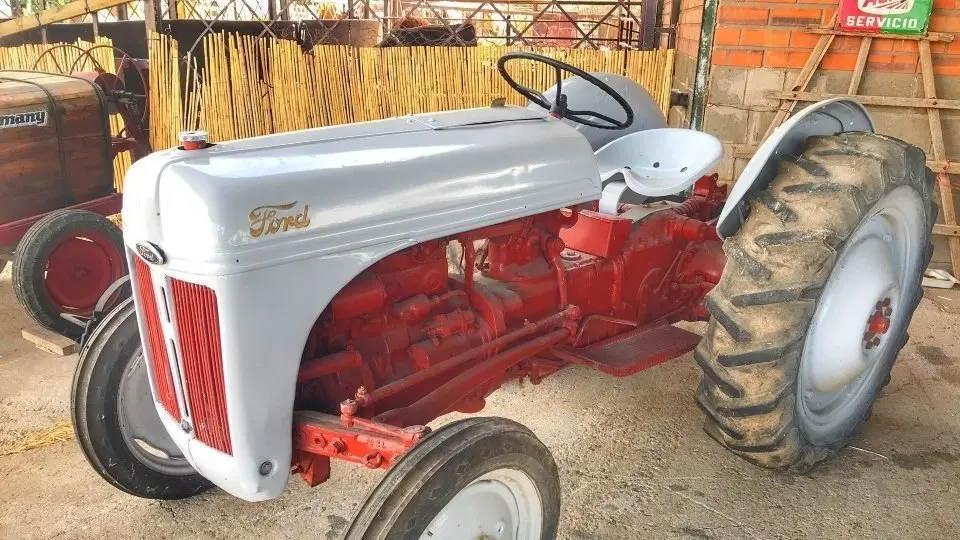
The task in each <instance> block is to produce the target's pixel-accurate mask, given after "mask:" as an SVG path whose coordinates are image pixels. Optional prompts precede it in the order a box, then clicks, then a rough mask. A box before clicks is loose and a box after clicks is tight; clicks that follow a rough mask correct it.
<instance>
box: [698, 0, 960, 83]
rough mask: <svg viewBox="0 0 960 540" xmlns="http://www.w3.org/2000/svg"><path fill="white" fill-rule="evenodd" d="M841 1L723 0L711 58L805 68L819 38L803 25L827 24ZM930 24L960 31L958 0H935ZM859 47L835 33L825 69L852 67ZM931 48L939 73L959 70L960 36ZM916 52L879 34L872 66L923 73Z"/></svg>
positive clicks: (748, 64) (740, 64) (907, 43)
mask: <svg viewBox="0 0 960 540" xmlns="http://www.w3.org/2000/svg"><path fill="white" fill-rule="evenodd" d="M837 3H838V2H837V0H822V1H821V0H799V3H795V2H794V0H777V1H775V2H752V1H746V2H740V1H735V0H721V2H720V10H719V12H718V15H717V30H716V36H715V39H714V53H713V64H714V65H717V66H737V67H769V68H794V69H798V68H801V67H803V64H804V62H806V59H807V57H808V56H809V53H810V51H812V50H813V47H814V45H815V44H816V43H817V39H818V38H819V36H817V35H813V34H809V33H807V32H804V31H803V28H804V27H806V26H809V25H819V24H824V25H826V24H829V23H830V21H831V19H832V17H833V15H834V12H835V11H836V9H837ZM930 30H931V31H935V32H953V33H960V2H958V0H935V4H934V12H933V16H932V18H931V20H930ZM859 47H860V38H856V37H843V36H839V37H837V38H836V39H835V40H834V43H833V44H832V45H831V47H830V52H828V53H827V55H826V56H825V57H824V59H823V64H822V65H823V67H824V69H835V70H851V69H853V66H854V64H855V63H856V60H857V51H858V50H859ZM931 48H932V51H933V65H934V72H935V73H936V74H938V75H952V76H960V40H957V41H954V42H952V43H933V44H932V45H931ZM916 53H917V42H916V41H911V40H888V39H884V40H879V41H877V42H875V43H874V45H873V47H872V48H871V53H870V57H869V59H868V60H867V62H868V69H879V70H884V71H888V72H893V73H919V72H920V71H919V69H920V68H919V65H918V62H917V54H916Z"/></svg>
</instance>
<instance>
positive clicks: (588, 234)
mask: <svg viewBox="0 0 960 540" xmlns="http://www.w3.org/2000/svg"><path fill="white" fill-rule="evenodd" d="M724 196H725V190H723V189H722V188H719V187H717V186H716V184H715V181H714V179H713V178H705V179H703V180H701V181H700V182H698V184H697V186H696V188H695V190H694V193H693V194H692V195H691V196H689V197H688V198H687V199H686V200H685V201H684V202H683V203H669V202H663V201H661V202H654V203H650V204H645V205H632V206H631V205H623V206H622V207H621V209H620V212H619V215H618V216H615V217H614V216H606V215H603V214H600V213H598V212H596V211H594V210H593V209H592V207H591V205H584V206H583V207H579V208H573V209H564V210H559V211H553V212H547V213H543V214H538V215H534V216H530V217H527V218H523V219H519V220H514V221H509V222H506V223H501V224H498V225H494V226H490V227H484V228H481V229H476V230H473V231H468V232H466V233H463V234H460V235H456V236H454V237H448V238H442V239H438V240H433V241H429V242H424V243H421V244H418V245H416V246H413V247H411V248H408V249H405V250H403V251H400V252H398V253H395V254H393V255H390V256H388V257H386V258H384V259H382V260H380V261H378V262H377V263H375V264H374V265H372V266H371V267H370V268H369V269H367V270H366V271H364V272H363V273H362V274H360V275H359V276H358V277H357V278H355V279H354V280H353V281H352V282H351V283H350V284H348V285H347V286H346V287H345V288H344V289H343V290H342V291H341V292H340V293H339V294H338V295H337V296H336V297H335V298H334V299H333V301H332V302H331V303H330V305H329V306H328V307H327V309H326V310H325V311H324V312H323V314H322V315H321V316H320V318H319V319H318V320H317V322H316V325H315V326H314V329H313V331H312V332H311V334H310V337H309V340H308V342H307V344H306V346H305V348H304V354H303V361H302V364H301V371H300V378H299V387H298V394H297V407H298V409H306V410H312V411H321V412H325V413H328V414H340V413H341V412H342V410H343V409H342V407H343V403H345V402H351V403H356V404H357V409H356V413H353V412H351V413H350V414H351V415H353V414H355V415H356V416H357V417H359V418H368V419H374V420H377V421H380V422H384V423H386V424H390V425H396V426H399V427H405V426H410V425H416V424H422V423H426V422H428V421H430V420H432V419H433V418H436V417H437V416H440V415H442V414H445V413H447V412H451V411H454V410H456V411H462V412H476V411H479V410H480V409H482V408H483V406H484V398H485V397H486V396H487V395H489V394H490V393H491V392H493V391H494V390H495V389H496V388H498V387H499V386H500V385H501V384H502V383H503V382H504V381H505V380H507V379H511V378H517V379H520V380H523V379H524V378H529V379H530V380H532V381H533V382H534V383H536V382H539V381H540V379H542V378H543V377H544V376H546V375H548V374H550V373H552V372H554V371H556V370H558V369H560V368H562V367H563V366H565V365H567V364H568V363H570V357H569V355H567V356H561V355H555V354H552V353H551V350H550V349H549V348H547V347H544V348H543V350H538V351H536V353H535V354H529V355H527V356H526V357H524V358H522V359H519V360H517V361H513V362H506V363H504V364H503V365H506V366H507V368H506V369H505V370H501V371H500V372H493V371H494V370H492V369H491V371H490V372H489V373H488V372H484V374H483V376H479V375H478V376H477V377H475V378H474V379H473V380H472V381H471V382H472V384H462V385H460V387H459V390H457V389H455V390H452V391H450V392H448V394H447V395H446V396H444V398H443V399H439V398H438V399H433V398H431V399H427V398H429V397H430V396H431V395H432V394H435V393H437V392H438V390H437V389H439V388H441V387H445V386H450V385H451V384H453V383H458V378H459V377H461V376H463V370H462V369H457V368H458V367H461V366H462V367H463V368H471V366H472V367H477V366H479V365H480V364H481V363H482V361H484V359H487V358H490V357H494V356H496V355H501V356H502V355H504V354H506V352H508V351H511V350H513V348H516V347H512V345H511V344H510V343H509V342H511V341H520V337H527V336H526V335H525V336H520V337H517V338H515V339H514V338H513V337H512V336H516V335H517V333H518V332H521V331H524V332H526V331H525V330H524V329H526V328H529V327H532V326H535V325H534V324H533V321H544V320H552V321H553V323H551V324H549V325H543V327H542V328H539V330H538V331H530V332H528V333H527V335H528V336H530V337H535V336H538V335H539V336H541V337H542V336H543V335H545V333H546V332H547V331H549V330H553V329H560V328H566V331H567V332H568V333H569V336H568V337H567V338H566V339H564V340H561V341H563V342H565V343H566V344H567V345H568V346H570V347H572V348H573V349H574V350H576V349H577V348H583V347H588V346H590V345H592V344H595V343H598V342H601V341H603V340H607V339H610V338H612V337H615V336H617V335H620V334H623V333H625V332H628V331H632V330H636V329H642V328H645V327H647V326H652V325H664V324H670V323H673V322H677V321H681V320H703V319H706V318H708V313H707V311H706V309H705V308H704V305H703V300H704V295H705V294H706V293H707V292H709V290H710V289H711V288H712V287H713V286H714V285H715V284H716V283H717V282H718V281H719V279H720V276H721V273H722V270H723V265H724V262H725V259H724V255H723V251H722V249H721V242H720V240H719V238H717V236H716V234H715V232H714V229H713V225H712V223H711V220H712V219H713V218H714V217H715V215H716V214H717V212H718V211H719V208H720V206H721V205H722V202H723V199H724ZM463 269H466V270H467V271H463ZM565 310H566V311H565ZM571 314H573V315H571ZM551 317H554V319H551ZM499 342H503V344H502V345H501V344H499ZM637 355H638V356H642V355H643V351H637ZM454 364H457V365H454ZM507 364H509V365H507ZM458 384H459V383H458ZM454 386H456V385H454ZM385 387H386V388H385ZM371 396H372V397H371Z"/></svg>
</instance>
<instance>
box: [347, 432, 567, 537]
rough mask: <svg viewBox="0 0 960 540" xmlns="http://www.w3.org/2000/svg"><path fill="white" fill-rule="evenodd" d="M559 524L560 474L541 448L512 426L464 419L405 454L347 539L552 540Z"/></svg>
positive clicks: (372, 496)
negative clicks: (496, 539)
mask: <svg viewBox="0 0 960 540" xmlns="http://www.w3.org/2000/svg"><path fill="white" fill-rule="evenodd" d="M559 520H560V481H559V475H558V473H557V465H556V463H555V462H554V460H553V457H552V456H551V455H550V451H549V450H547V448H546V446H544V445H543V443H542V442H540V440H539V439H537V437H536V436H535V435H534V434H533V433H531V432H530V430H529V429H527V428H525V427H524V426H522V425H520V424H518V423H516V422H513V421H510V420H506V419H504V418H468V419H465V420H460V421H457V422H453V423H451V424H448V425H446V426H444V427H442V428H440V429H438V430H437V431H435V432H433V433H431V434H430V435H428V436H427V437H425V438H424V439H423V440H422V441H421V442H420V443H418V444H417V445H416V446H414V447H413V448H412V449H411V450H410V451H409V452H408V453H407V454H406V455H404V456H403V457H402V458H401V459H400V460H399V461H398V462H397V463H396V464H395V465H394V466H393V468H392V469H390V471H389V472H388V473H387V475H386V476H385V477H384V478H383V479H382V480H381V481H380V483H379V484H378V485H377V487H376V488H374V490H373V492H371V494H370V495H369V496H368V497H367V499H366V501H365V502H364V504H363V506H361V507H360V510H359V512H358V513H357V516H356V517H355V518H354V520H353V522H352V523H351V524H350V527H349V528H348V529H347V531H346V533H345V534H344V539H345V540H412V539H416V538H420V539H426V540H458V539H461V538H511V539H514V540H552V539H553V538H556V536H557V525H558V523H559Z"/></svg>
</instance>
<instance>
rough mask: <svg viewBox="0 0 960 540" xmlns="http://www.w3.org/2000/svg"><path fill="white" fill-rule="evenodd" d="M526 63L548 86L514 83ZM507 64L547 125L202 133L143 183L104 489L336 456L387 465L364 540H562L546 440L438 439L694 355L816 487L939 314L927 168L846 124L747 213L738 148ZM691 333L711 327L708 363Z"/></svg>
mask: <svg viewBox="0 0 960 540" xmlns="http://www.w3.org/2000/svg"><path fill="white" fill-rule="evenodd" d="M513 60H525V61H532V62H541V63H546V64H548V65H550V66H552V67H553V68H554V69H555V70H556V74H557V79H556V80H557V83H556V86H555V87H554V88H553V89H551V90H550V91H547V92H546V93H541V92H539V91H536V90H533V89H529V88H525V87H523V86H521V85H520V84H518V83H517V82H516V81H515V80H514V79H513V78H512V77H511V75H510V72H509V70H508V69H507V68H508V64H509V63H510V62H511V61H513ZM499 68H500V71H501V74H502V75H503V76H504V78H505V79H506V80H507V82H508V83H509V84H510V86H511V87H513V88H514V89H515V90H517V91H518V92H520V93H521V94H523V95H524V96H526V97H527V98H528V99H529V100H530V101H531V106H530V107H529V108H527V109H522V108H516V107H503V106H497V105H496V104H495V105H494V106H492V107H490V108H486V109H473V110H463V111H454V112H448V113H438V114H435V115H421V116H411V117H405V118H394V119H389V120H384V121H381V122H370V123H364V124H355V125H345V126H336V127H330V128H324V129H315V130H307V131H301V132H295V133H286V134H280V135H274V136H269V137H261V138H257V139H250V140H243V141H234V142H229V143H222V144H218V145H207V144H206V142H205V141H204V140H203V136H202V134H196V133H193V134H188V136H186V137H185V143H184V146H183V147H181V148H179V149H174V150H171V151H168V152H161V153H157V154H153V155H151V156H149V157H147V158H146V159H143V160H141V161H140V162H138V163H137V164H135V165H134V167H133V169H132V170H131V171H130V173H129V177H130V179H131V180H132V181H131V182H128V184H127V189H126V190H125V191H124V207H123V221H124V239H125V244H126V247H127V250H126V253H127V258H128V261H129V265H130V267H131V268H132V269H133V273H132V280H133V282H134V287H133V288H134V298H133V299H132V300H128V301H126V302H124V303H123V304H122V305H120V306H119V307H118V308H117V309H115V310H113V311H112V312H111V313H110V314H109V315H108V316H107V317H106V319H105V320H104V322H103V324H102V325H100V326H99V327H98V328H97V329H96V330H95V332H94V333H93V335H92V337H91V338H90V340H89V341H88V342H87V343H86V345H85V348H84V350H83V352H82V354H81V361H80V365H79V367H78V371H77V376H76V380H75V385H74V395H73V400H74V409H73V411H74V425H75V426H76V431H77V436H78V437H77V438H78V439H79V441H80V444H81V446H82V447H83V449H84V452H85V453H86V455H87V457H88V459H89V460H90V462H91V463H92V464H93V466H94V467H95V468H96V469H97V471H98V472H99V473H100V474H101V475H102V476H103V477H104V478H105V479H106V480H108V481H110V482H111V483H113V484H114V485H115V486H117V487H119V488H120V489H123V490H126V491H127V492H129V493H132V494H134V495H138V496H142V497H151V498H181V497H187V496H190V495H193V494H195V493H198V492H200V491H202V490H204V489H206V488H207V487H208V486H209V485H210V483H211V482H212V483H214V484H216V485H218V486H219V487H221V488H223V489H224V490H226V491H228V492H230V493H231V494H233V495H235V496H238V497H241V498H244V499H247V500H250V501H258V500H264V499H270V498H274V497H277V496H278V495H280V493H281V492H282V491H283V489H284V487H285V485H286V483H287V480H288V477H289V474H290V472H291V470H293V471H296V472H298V473H299V474H300V475H301V476H302V477H303V478H304V479H306V481H307V482H308V483H309V484H310V485H316V484H318V483H320V482H323V481H324V480H326V479H327V478H328V476H329V474H330V459H331V458H337V459H343V460H347V461H350V462H354V463H357V464H359V465H362V466H365V467H368V468H372V469H388V472H387V474H386V476H385V477H384V479H383V481H382V482H381V483H380V484H379V485H378V486H377V487H376V489H375V490H374V491H373V493H372V494H371V496H370V497H369V499H368V500H367V501H366V502H365V503H364V504H363V505H362V507H361V508H360V510H359V512H358V514H357V517H356V519H355V520H354V522H353V523H352V524H351V526H350V527H349V528H348V530H347V532H346V537H347V538H365V539H366V538H431V539H439V538H468V537H469V538H476V537H483V538H527V539H530V538H553V537H554V536H555V535H556V527H557V523H558V516H559V512H560V492H559V485H558V472H557V468H556V465H555V463H554V461H553V459H552V457H551V456H550V452H549V450H548V449H547V448H546V447H544V445H543V444H542V443H541V442H540V441H539V440H538V439H537V438H536V436H534V434H533V433H531V432H530V431H529V430H527V429H526V428H524V427H523V426H521V425H519V424H517V423H515V422H512V421H508V420H504V419H498V418H471V419H467V420H461V421H458V422H453V423H451V424H447V425H445V426H443V427H441V428H439V429H437V430H435V431H432V430H431V429H430V428H429V427H426V426H427V424H428V423H430V422H432V421H433V420H435V419H436V418H438V417H440V416H442V415H444V414H447V413H449V412H453V411H460V412H465V413H475V412H479V411H480V410H481V409H483V407H484V404H485V398H486V397H487V396H488V395H489V394H490V393H491V392H493V391H494V390H496V389H497V388H498V387H500V386H501V385H502V384H503V383H504V382H506V381H509V380H512V379H515V380H524V379H529V380H531V381H532V382H534V383H537V382H539V381H540V380H541V379H543V378H544V377H546V376H548V375H550V374H552V373H555V372H556V371H558V370H560V369H562V368H564V367H565V366H569V365H573V364H578V365H584V366H588V367H591V368H594V369H596V370H598V371H601V372H603V373H606V374H609V375H613V376H627V375H630V374H633V373H636V372H638V371H640V370H643V369H647V368H650V367H652V366H655V365H657V364H658V363H661V362H664V361H666V360H669V359H671V358H676V357H678V356H680V355H683V354H685V353H687V352H690V351H693V352H694V358H695V359H696V361H697V363H698V364H699V365H700V367H701V368H702V371H703V378H702V382H701V384H700V387H699V388H698V389H697V391H696V402H697V404H698V405H699V406H700V407H701V408H702V409H703V411H704V412H705V413H706V423H705V426H706V430H707V432H708V433H709V434H710V435H711V436H712V437H713V438H715V439H716V440H717V441H718V442H720V443H721V444H722V445H724V446H725V447H727V448H729V449H730V450H732V451H734V452H736V453H738V454H739V455H741V456H743V457H744V458H746V459H748V460H751V461H753V462H755V463H758V464H760V465H763V466H768V467H776V468H783V469H791V470H798V471H803V470H807V469H809V468H810V467H811V466H812V465H813V464H814V463H816V462H817V461H819V460H821V459H824V458H826V457H827V456H829V455H830V454H831V453H833V452H836V451H837V450H838V449H839V448H840V447H842V446H843V445H844V444H845V442H846V441H847V440H848V439H849V437H850V436H851V434H852V433H853V431H854V429H855V428H856V427H857V425H859V424H860V423H861V422H862V421H863V420H864V419H865V418H866V417H867V415H868V414H869V411H870V408H871V406H872V404H873V402H874V400H875V398H876V396H877V393H878V392H879V390H880V389H881V388H882V387H883V385H884V384H885V383H886V381H887V379H888V377H889V373H890V369H891V367H892V365H893V362H894V360H895V359H896V356H897V354H898V352H899V350H900V348H901V347H902V346H903V344H904V342H905V340H906V328H907V324H908V323H909V321H910V318H911V315H912V313H913V311H914V309H915V307H916V305H917V303H918V301H919V298H920V294H921V293H920V287H919V285H920V280H921V275H922V270H923V268H924V267H925V265H926V263H927V261H928V259H929V257H930V248H929V242H928V240H929V235H930V231H931V228H932V224H933V219H934V208H933V206H932V205H931V176H930V174H929V171H927V170H926V169H925V168H924V163H925V158H924V155H923V153H922V152H921V151H920V150H918V149H916V148H914V147H911V146H909V145H907V144H905V143H903V142H901V141H898V140H895V139H891V138H887V137H883V136H880V135H876V134H874V133H873V124H872V122H871V120H870V118H869V116H868V115H867V113H866V112H865V110H864V109H863V108H862V107H861V106H860V105H859V104H857V103H854V102H851V101H847V100H833V101H827V102H823V103H819V104H816V105H814V106H812V107H810V108H808V109H806V110H804V111H803V112H801V113H799V114H798V115H797V116H795V117H794V118H792V119H791V120H790V121H789V122H788V123H787V124H785V125H784V126H783V127H781V128H780V129H779V130H777V131H776V132H775V133H774V135H773V136H772V137H771V138H770V139H769V140H767V141H765V143H764V144H763V145H762V147H761V148H760V150H759V151H758V153H757V155H756V157H755V158H754V159H753V160H752V161H751V162H750V164H749V166H748V167H747V169H746V170H745V171H744V174H743V175H742V176H741V178H740V179H739V181H738V182H737V184H736V185H735V187H734V189H733V190H732V192H731V193H730V194H729V196H728V195H727V193H726V189H725V188H723V187H720V186H718V185H717V183H716V178H715V176H712V175H711V173H712V171H713V168H714V167H715V166H716V164H717V162H718V161H719V159H720V155H721V146H720V144H719V142H718V141H717V140H716V139H714V138H713V137H711V136H709V135H706V134H703V133H699V132H695V131H689V130H680V129H671V128H666V127H665V122H664V120H663V117H662V115H661V113H660V112H659V110H658V109H657V108H656V106H655V105H654V104H653V103H652V100H651V99H650V98H649V96H647V95H646V93H645V92H644V91H643V90H642V89H641V88H639V87H638V86H637V85H636V84H635V83H633V82H631V81H629V80H627V79H625V78H622V77H618V76H613V75H607V74H589V73H585V72H583V71H580V70H578V69H576V68H574V67H572V66H569V65H567V64H563V63H561V62H558V61H556V60H552V59H549V58H546V57H542V56H538V55H533V54H529V53H510V54H508V55H506V56H504V57H503V58H501V60H500V62H499ZM564 72H567V73H572V74H573V75H574V77H572V78H567V79H564V75H563V73H564ZM680 321H709V322H708V324H707V326H706V332H705V334H704V335H703V336H702V337H701V336H700V335H697V334H695V333H693V332H690V331H687V330H684V329H681V328H679V327H677V326H675V325H674V323H677V322H680ZM141 337H142V339H141ZM141 343H142V345H141ZM531 406H536V405H535V404H532V405H531ZM570 422H576V418H571V419H570Z"/></svg>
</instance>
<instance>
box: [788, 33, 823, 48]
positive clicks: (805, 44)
mask: <svg viewBox="0 0 960 540" xmlns="http://www.w3.org/2000/svg"><path fill="white" fill-rule="evenodd" d="M818 41H820V36H819V35H817V34H811V33H810V32H804V31H803V30H794V31H792V32H790V46H791V47H793V48H798V49H812V48H813V47H814V46H816V44H817V42H818Z"/></svg>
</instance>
